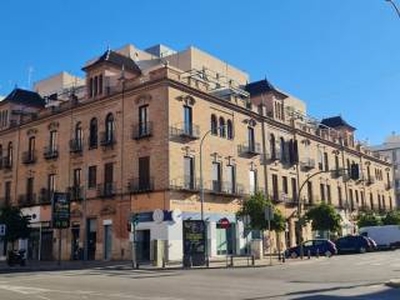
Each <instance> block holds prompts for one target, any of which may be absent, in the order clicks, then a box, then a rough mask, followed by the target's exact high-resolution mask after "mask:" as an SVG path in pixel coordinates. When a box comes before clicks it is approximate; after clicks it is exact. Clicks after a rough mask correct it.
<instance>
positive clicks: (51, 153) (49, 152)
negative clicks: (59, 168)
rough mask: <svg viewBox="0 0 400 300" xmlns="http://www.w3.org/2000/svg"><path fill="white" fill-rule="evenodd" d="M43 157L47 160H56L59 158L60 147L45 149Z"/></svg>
mask: <svg viewBox="0 0 400 300" xmlns="http://www.w3.org/2000/svg"><path fill="white" fill-rule="evenodd" d="M43 156H44V158H45V159H56V158H58V147H57V146H47V147H45V148H44V153H43Z"/></svg>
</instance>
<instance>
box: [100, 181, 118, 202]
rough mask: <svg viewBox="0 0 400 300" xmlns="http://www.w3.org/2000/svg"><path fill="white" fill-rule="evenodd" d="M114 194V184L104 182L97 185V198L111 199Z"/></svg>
mask: <svg viewBox="0 0 400 300" xmlns="http://www.w3.org/2000/svg"><path fill="white" fill-rule="evenodd" d="M115 194H116V184H115V182H104V183H100V184H98V185H97V197H99V198H112V197H114V196H115Z"/></svg>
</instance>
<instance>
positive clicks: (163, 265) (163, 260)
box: [162, 257, 165, 269]
mask: <svg viewBox="0 0 400 300" xmlns="http://www.w3.org/2000/svg"><path fill="white" fill-rule="evenodd" d="M162 268H163V269H165V259H164V257H163V259H162Z"/></svg>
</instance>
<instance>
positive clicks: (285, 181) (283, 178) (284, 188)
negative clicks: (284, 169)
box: [282, 176, 289, 195]
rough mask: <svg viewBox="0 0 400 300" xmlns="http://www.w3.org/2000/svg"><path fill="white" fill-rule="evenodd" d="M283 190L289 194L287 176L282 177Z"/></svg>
mask: <svg viewBox="0 0 400 300" xmlns="http://www.w3.org/2000/svg"><path fill="white" fill-rule="evenodd" d="M282 190H283V192H284V193H285V194H286V195H287V194H288V193H289V191H288V190H289V188H288V179H287V177H286V176H282Z"/></svg>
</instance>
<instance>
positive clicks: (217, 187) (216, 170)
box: [212, 162, 221, 192]
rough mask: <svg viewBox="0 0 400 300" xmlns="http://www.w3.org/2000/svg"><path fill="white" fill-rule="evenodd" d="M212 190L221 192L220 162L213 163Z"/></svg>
mask: <svg viewBox="0 0 400 300" xmlns="http://www.w3.org/2000/svg"><path fill="white" fill-rule="evenodd" d="M212 188H213V191H216V192H220V191H221V164H220V163H219V162H213V163H212Z"/></svg>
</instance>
